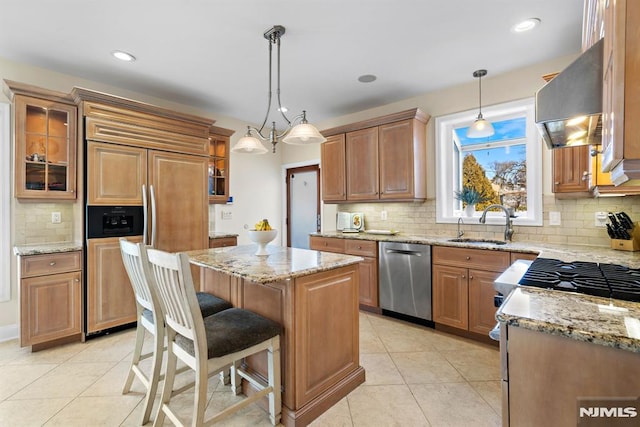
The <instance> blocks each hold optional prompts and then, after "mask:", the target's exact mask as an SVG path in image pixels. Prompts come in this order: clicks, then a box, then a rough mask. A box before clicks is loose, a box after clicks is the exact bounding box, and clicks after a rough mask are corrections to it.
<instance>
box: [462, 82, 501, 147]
mask: <svg viewBox="0 0 640 427" xmlns="http://www.w3.org/2000/svg"><path fill="white" fill-rule="evenodd" d="M486 75H487V70H476V71H474V72H473V77H475V78H476V79H478V94H479V102H478V104H479V111H478V118H477V119H476V121H475V122H473V124H472V125H471V126H469V129H467V138H484V137H487V136H491V135H493V134H494V133H495V131H494V130H493V125H492V124H491V122H489V121H487V120H485V119H484V117H482V78H483V77H484V76H486Z"/></svg>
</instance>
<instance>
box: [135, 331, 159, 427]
mask: <svg viewBox="0 0 640 427" xmlns="http://www.w3.org/2000/svg"><path fill="white" fill-rule="evenodd" d="M153 345H154V349H153V359H152V366H151V373H150V375H149V388H148V389H147V395H146V396H145V401H144V405H145V406H144V408H145V409H144V413H143V415H142V423H141V424H142V425H144V424H146V423H147V422H149V418H150V416H151V410H152V409H153V401H154V400H155V397H156V391H157V390H158V383H159V382H160V370H161V368H162V358H163V355H164V331H163V330H162V328H156V334H155V335H154V338H153Z"/></svg>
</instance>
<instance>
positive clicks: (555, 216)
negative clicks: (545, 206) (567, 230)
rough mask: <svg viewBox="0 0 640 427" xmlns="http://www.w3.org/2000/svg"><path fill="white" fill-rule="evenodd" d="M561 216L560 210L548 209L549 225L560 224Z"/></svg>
mask: <svg viewBox="0 0 640 427" xmlns="http://www.w3.org/2000/svg"><path fill="white" fill-rule="evenodd" d="M561 224H562V218H561V216H560V212H557V211H549V225H561Z"/></svg>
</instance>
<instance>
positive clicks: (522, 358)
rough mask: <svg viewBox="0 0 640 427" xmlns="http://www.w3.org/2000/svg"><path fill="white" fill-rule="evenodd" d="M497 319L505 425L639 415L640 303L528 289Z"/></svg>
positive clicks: (520, 290) (511, 300)
mask: <svg viewBox="0 0 640 427" xmlns="http://www.w3.org/2000/svg"><path fill="white" fill-rule="evenodd" d="M496 317H497V318H498V320H499V321H500V323H501V324H500V333H501V337H500V352H501V367H502V390H503V402H502V410H503V419H502V425H503V426H509V425H512V426H521V425H579V423H580V421H581V420H582V421H585V417H590V416H591V415H593V416H595V415H596V414H595V412H593V411H594V409H592V408H602V407H605V408H607V411H608V410H609V408H629V407H634V408H635V410H636V411H637V410H638V409H640V408H638V406H640V400H639V399H638V396H639V395H640V376H639V375H638V367H639V366H640V304H639V303H636V302H627V301H621V300H616V299H608V298H601V297H595V296H588V295H581V294H575V293H573V292H560V291H554V290H546V289H539V288H532V287H528V286H522V287H518V288H516V289H515V290H514V291H513V292H511V294H510V295H509V296H508V297H507V299H506V300H505V303H504V304H503V305H502V306H501V308H500V309H499V310H498V313H497V315H496ZM581 408H582V410H581ZM615 411H618V410H617V409H615ZM589 414H591V415H589ZM616 414H617V415H616V416H623V417H624V416H628V415H629V414H627V413H626V412H625V411H622V412H621V413H619V414H618V412H616ZM600 416H602V415H600ZM638 416H640V412H637V415H636V416H635V417H634V418H636V420H637V417H638ZM591 421H593V420H591ZM629 421H632V420H629ZM636 422H637V421H636ZM603 425H604V424H603ZM616 425H617V424H616ZM624 425H627V424H624ZM629 425H637V424H633V423H631V424H629Z"/></svg>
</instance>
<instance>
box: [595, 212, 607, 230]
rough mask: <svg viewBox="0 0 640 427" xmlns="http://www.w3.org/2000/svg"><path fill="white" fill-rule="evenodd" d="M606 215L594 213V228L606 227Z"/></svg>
mask: <svg viewBox="0 0 640 427" xmlns="http://www.w3.org/2000/svg"><path fill="white" fill-rule="evenodd" d="M607 218H608V217H607V213H606V212H596V213H595V220H594V221H595V222H594V226H596V227H606V226H607Z"/></svg>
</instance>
